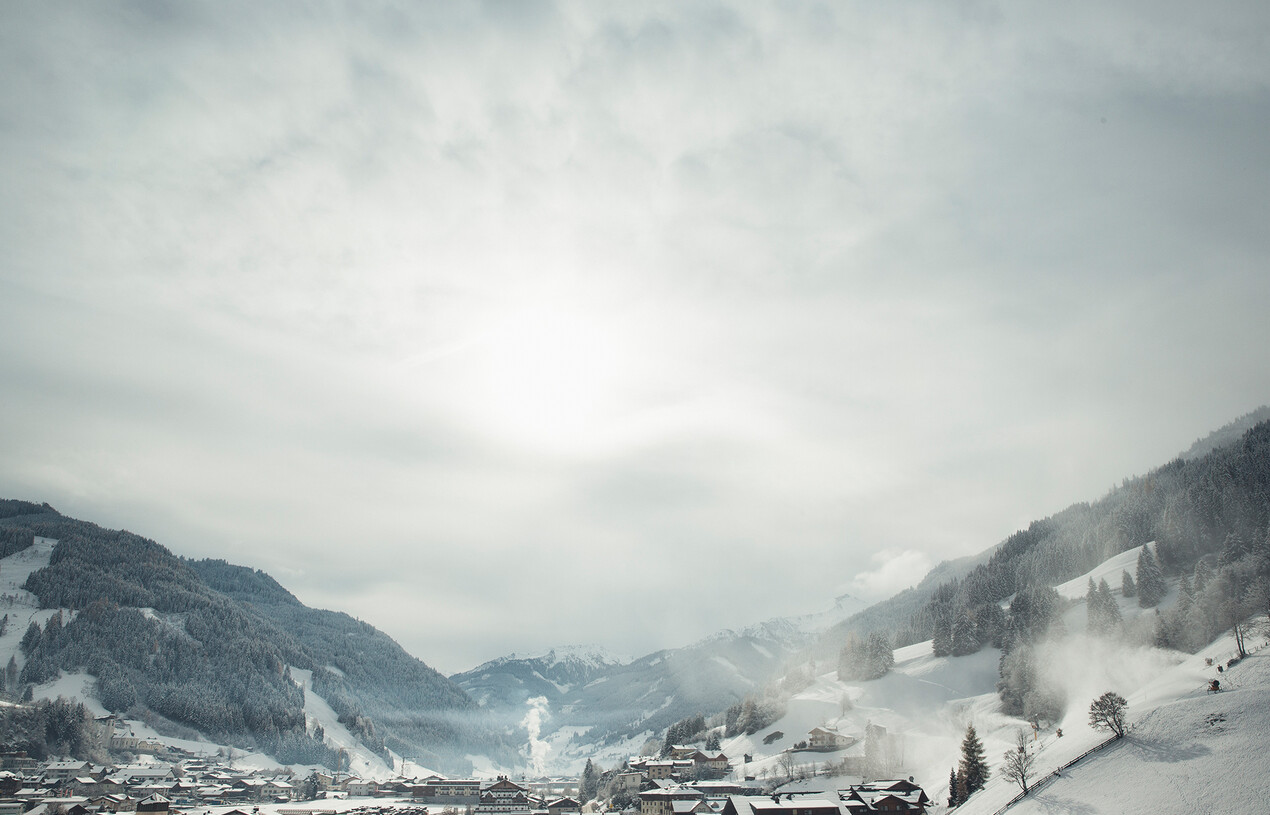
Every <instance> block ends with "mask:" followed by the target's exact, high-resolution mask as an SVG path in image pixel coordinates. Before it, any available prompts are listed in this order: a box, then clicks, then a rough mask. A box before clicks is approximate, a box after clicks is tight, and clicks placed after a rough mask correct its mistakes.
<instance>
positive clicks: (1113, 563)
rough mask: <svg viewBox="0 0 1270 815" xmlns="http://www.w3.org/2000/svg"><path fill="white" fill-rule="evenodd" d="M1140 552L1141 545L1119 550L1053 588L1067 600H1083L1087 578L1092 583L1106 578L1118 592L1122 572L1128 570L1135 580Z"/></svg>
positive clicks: (1087, 588)
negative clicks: (1118, 552) (1114, 554)
mask: <svg viewBox="0 0 1270 815" xmlns="http://www.w3.org/2000/svg"><path fill="white" fill-rule="evenodd" d="M1150 545H1151V544H1149V543H1148V544H1147V546H1150ZM1152 551H1153V552H1154V551H1155V550H1154V549H1153V550H1152ZM1141 552H1142V547H1141V546H1135V547H1133V548H1132V549H1129V550H1127V551H1124V552H1121V553H1120V554H1118V555H1116V556H1114V557H1111V558H1108V559H1107V560H1105V561H1103V562H1102V563H1101V564H1099V565H1097V566H1095V567H1094V568H1092V569H1090V570H1089V571H1088V572H1086V573H1085V574H1083V575H1081V576H1080V577H1076V578H1073V579H1071V580H1068V581H1067V582H1066V583H1062V584H1060V585H1058V586H1055V587H1054V590H1055V591H1057V592H1058V593H1059V594H1061V595H1063V596H1064V597H1066V598H1068V599H1069V600H1084V599H1085V594H1086V593H1087V592H1088V591H1089V580H1090V579H1091V578H1092V579H1093V581H1094V583H1097V582H1098V581H1099V580H1106V581H1107V585H1108V586H1109V587H1110V588H1111V590H1112V591H1114V592H1117V593H1118V592H1119V591H1120V585H1121V582H1122V581H1123V580H1124V577H1123V574H1122V573H1123V572H1128V573H1129V574H1130V575H1132V576H1133V578H1134V580H1137V577H1138V555H1139V554H1140V553H1141Z"/></svg>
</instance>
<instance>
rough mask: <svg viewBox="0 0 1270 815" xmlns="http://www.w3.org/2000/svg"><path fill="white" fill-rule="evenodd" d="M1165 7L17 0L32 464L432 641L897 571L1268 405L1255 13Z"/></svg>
mask: <svg viewBox="0 0 1270 815" xmlns="http://www.w3.org/2000/svg"><path fill="white" fill-rule="evenodd" d="M1173 11H1174V12H1176V13H1175V14H1158V13H1144V12H1143V10H1142V9H1139V8H1137V6H1136V5H1135V4H1131V3H1125V4H1121V3H1117V4H1112V5H1110V6H1108V5H1105V4H1104V5H1103V6H1097V7H1091V8H1090V9H1084V10H1080V11H1079V13H1075V12H1073V13H1071V14H1066V13H1065V14H1064V15H1059V17H1061V19H1059V17H1055V16H1054V15H1052V14H1051V13H1050V12H1049V11H1048V10H1047V9H1044V8H1039V7H1038V8H1020V7H1014V6H1009V7H1007V6H999V5H994V4H991V3H988V4H979V5H976V6H973V7H950V6H948V5H947V4H938V3H931V4H924V5H923V4H918V5H916V6H912V7H909V8H908V9H907V10H906V11H904V12H903V13H900V12H898V11H897V10H894V9H889V8H884V7H871V6H848V5H821V4H814V3H808V4H782V5H780V6H774V5H770V6H764V5H760V6H752V7H751V6H747V7H744V8H732V7H728V6H724V5H720V4H716V3H706V2H701V3H696V2H690V3H673V4H662V5H658V4H654V5H651V6H613V7H599V6H592V5H587V4H572V3H562V4H558V5H548V4H534V5H533V6H532V7H529V6H525V5H524V4H497V5H489V4H477V3H473V4H465V3H449V4H444V5H438V6H428V7H418V8H388V7H384V8H375V9H365V8H354V7H347V8H344V7H321V8H319V7H313V6H309V5H304V4H287V3H278V4H268V5H261V4H240V5H236V6H225V5H223V4H218V5H215V6H213V5H198V4H194V5H186V6H181V7H166V6H152V5H147V4H140V5H113V6H91V7H82V8H80V7H75V8H71V7H67V6H62V5H58V4H40V5H38V6H23V7H20V8H13V9H6V10H5V12H4V14H5V23H6V24H5V25H3V26H0V76H2V77H3V80H2V81H0V186H3V188H4V189H5V190H6V193H7V194H6V195H5V196H3V197H2V198H0V243H2V244H3V245H4V246H5V253H4V259H3V261H0V263H2V264H3V266H2V267H0V343H2V344H3V347H5V348H6V349H12V350H11V351H10V352H9V353H6V354H4V355H0V388H2V389H3V392H4V393H5V396H6V398H5V399H4V400H0V423H2V426H3V427H5V429H6V432H5V433H4V434H0V489H3V491H4V493H5V494H10V495H15V496H23V497H28V498H33V499H36V500H47V501H49V502H50V503H53V504H54V505H56V506H59V508H61V509H63V510H64V511H67V512H69V513H70V514H73V515H78V516H81V517H87V518H89V519H91V520H95V521H98V522H100V523H103V524H107V525H113V526H124V527H127V528H130V529H134V530H137V531H141V532H143V533H145V534H148V535H151V536H152V537H155V538H157V539H159V540H160V541H161V542H163V543H165V544H167V545H169V546H170V547H172V548H173V549H175V550H176V551H178V552H180V553H182V554H192V555H207V556H218V557H226V558H228V559H230V560H235V561H238V562H243V563H246V564H248V565H251V566H253V567H258V568H265V569H267V570H269V571H271V572H276V573H279V574H289V575H292V576H293V581H294V582H289V583H288V588H291V589H292V590H294V591H295V592H296V593H297V594H298V595H299V596H301V597H302V598H303V599H305V600H306V601H307V602H310V603H313V604H315V605H324V606H335V607H347V608H350V609H353V610H355V613H357V614H358V615H359V616H361V617H363V618H364V619H367V620H369V621H370V622H373V623H375V624H376V625H380V626H381V627H384V628H385V629H387V630H389V631H390V633H393V634H394V636H397V637H399V638H400V639H402V641H403V642H407V643H408V644H409V646H410V648H411V649H412V650H413V651H414V652H415V653H417V654H419V655H420V656H421V657H423V658H424V659H426V660H428V661H430V662H434V663H436V664H438V665H439V666H441V667H443V668H444V669H446V670H455V671H457V670H460V669H463V668H467V667H470V666H471V665H473V664H476V663H477V662H479V661H481V660H483V659H487V658H490V657H493V656H497V655H498V654H499V653H500V652H502V651H510V650H515V649H522V650H523V649H524V648H526V647H533V648H538V647H542V648H546V647H550V646H552V645H557V644H559V643H560V642H577V641H600V642H605V643H606V644H608V645H610V647H614V648H615V649H617V650H622V651H627V652H631V653H639V652H641V651H646V650H652V649H653V648H657V647H662V646H665V645H673V644H682V643H683V642H686V641H688V640H691V639H695V638H696V637H699V636H701V635H703V634H705V633H708V632H709V631H710V630H711V629H712V628H717V627H724V626H731V627H734V626H737V625H741V624H744V623H746V622H748V621H750V620H751V619H761V618H764V617H770V616H773V615H775V614H782V613H801V612H805V611H809V610H812V609H814V608H815V607H816V606H818V605H821V603H818V602H814V601H809V600H808V599H807V598H814V597H816V596H823V597H825V598H826V599H827V598H829V597H830V596H832V593H833V590H834V588H835V586H836V585H837V584H839V583H841V581H842V579H843V575H845V574H850V571H851V570H852V569H853V568H855V567H856V564H860V563H868V564H871V566H870V568H869V569H868V570H867V571H866V572H865V573H864V574H862V575H860V576H859V577H858V578H857V581H858V582H859V588H855V586H856V583H855V582H853V583H852V586H853V588H852V589H851V590H852V591H853V592H859V593H862V594H869V596H880V595H881V594H882V593H885V592H886V591H888V590H890V588H891V587H894V586H899V585H900V583H901V582H903V580H902V577H903V575H904V574H905V573H906V570H907V571H908V572H912V573H916V572H917V571H924V569H925V568H926V567H927V566H928V565H929V564H930V563H934V562H937V561H938V560H940V559H942V558H944V557H954V556H960V555H964V554H968V553H971V552H975V551H979V550H982V549H983V548H985V547H987V546H990V545H992V544H993V543H995V542H997V541H999V540H1001V539H1002V538H1004V537H1005V536H1006V535H1008V534H1009V533H1010V532H1012V531H1014V530H1015V529H1016V528H1018V527H1019V526H1020V525H1023V524H1026V523H1027V522H1028V521H1029V520H1031V519H1032V518H1035V517H1038V516H1042V515H1045V514H1048V513H1050V512H1054V511H1056V510H1058V509H1061V508H1062V507H1063V506H1065V505H1067V504H1069V503H1071V502H1073V501H1077V500H1087V499H1090V498H1092V497H1096V496H1097V495H1099V494H1101V493H1102V492H1103V491H1104V490H1105V489H1106V487H1107V486H1109V485H1110V484H1112V483H1116V482H1117V481H1119V479H1120V478H1122V477H1123V476H1124V475H1126V474H1128V473H1130V472H1141V471H1143V470H1145V469H1146V468H1147V467H1150V466H1153V465H1155V464H1157V463H1160V462H1162V461H1165V460H1167V459H1168V458H1169V457H1170V456H1171V455H1173V454H1175V453H1176V451H1177V450H1179V449H1181V448H1182V447H1184V446H1185V444H1186V443H1188V442H1189V441H1190V440H1192V439H1194V438H1195V437H1197V436H1199V435H1202V434H1203V433H1205V432H1206V431H1207V430H1209V429H1211V428H1212V427H1216V426H1219V425H1221V424H1223V423H1224V422H1226V421H1229V420H1230V419H1231V418H1233V417H1234V416H1237V415H1240V414H1242V413H1245V412H1247V411H1248V410H1249V409H1251V408H1253V407H1255V406H1256V405H1257V404H1260V403H1263V402H1265V401H1267V393H1270V369H1267V368H1266V366H1264V365H1261V364H1259V363H1260V359H1259V357H1258V356H1257V352H1256V349H1259V348H1264V347H1266V345H1267V341H1270V328H1268V327H1267V325H1266V321H1264V320H1263V319H1261V315H1260V311H1259V309H1260V308H1261V305H1260V304H1262V303H1264V302H1266V301H1267V299H1268V296H1270V277H1268V276H1266V275H1264V274H1263V273H1262V270H1263V269H1264V266H1265V260H1266V258H1267V256H1270V245H1268V244H1267V238H1266V232H1265V230H1264V229H1262V228H1261V225H1262V224H1263V223H1264V222H1265V221H1266V217H1265V216H1266V214H1267V213H1266V211H1265V201H1264V195H1263V191H1264V189H1266V188H1267V186H1270V148H1268V147H1267V143H1266V140H1265V139H1264V133H1265V132H1266V124H1267V119H1268V118H1270V102H1268V101H1267V96H1266V93H1265V91H1266V88H1267V86H1268V84H1270V83H1268V81H1267V80H1268V76H1270V72H1268V71H1267V67H1266V61H1265V60H1264V58H1263V56H1262V54H1261V51H1260V49H1259V44H1260V40H1259V39H1258V35H1257V32H1259V31H1261V30H1264V27H1265V22H1266V19H1265V11H1264V9H1262V8H1261V7H1260V5H1258V4H1231V5H1230V6H1229V8H1226V9H1224V10H1223V13H1218V14H1213V13H1202V14H1201V13H1199V12H1195V11H1194V10H1193V9H1189V8H1183V7H1179V8H1177V9H1174V10H1173ZM1196 14H1199V17H1196V16H1195V15H1196ZM1130 42H1131V43H1134V47H1132V48H1130V47H1126V46H1125V45H1124V43H1130ZM875 558H880V559H875ZM420 574H423V575H426V576H427V581H428V584H429V586H430V588H429V589H428V591H427V592H422V593H421V592H418V591H417V590H416V580H415V579H414V578H415V577H416V576H417V575H420ZM405 575H410V576H411V577H410V578H409V579H407V578H405V577H403V576H405ZM544 586H551V587H561V588H560V589H559V590H560V591H561V592H562V593H563V594H564V596H566V597H567V598H568V602H562V603H560V604H556V605H554V606H550V607H549V606H543V605H542V604H538V603H535V602H534V601H535V600H536V599H537V598H540V597H541V596H542V592H543V587H544ZM718 590H726V593H727V595H729V596H737V597H740V596H745V597H749V598H751V602H750V603H749V604H748V605H747V606H746V609H745V611H744V612H742V611H739V610H738V609H736V608H735V607H733V606H730V605H729V604H726V603H717V604H706V605H707V606H709V607H704V608H701V607H699V608H698V609H697V611H696V613H695V616H694V619H693V621H692V623H691V624H689V623H686V622H684V621H683V620H682V619H679V620H676V619H674V614H673V609H675V608H676V607H677V604H678V603H680V602H682V599H683V598H684V597H685V596H695V595H694V592H706V593H708V592H714V591H718ZM804 603H808V605H810V608H809V607H808V606H807V605H804ZM613 608H621V609H630V608H641V609H655V610H656V613H655V614H652V616H651V617H650V619H651V620H652V622H650V623H649V624H647V625H645V626H638V627H635V626H614V625H613V624H612V623H611V622H610V620H611V615H610V614H609V612H610V611H611V610H612V609H613ZM662 610H667V611H665V612H664V614H663V611H662ZM738 613H745V614H747V615H749V618H750V619H746V620H738V619H736V614H738ZM694 626H695V629H694ZM615 629H620V630H615ZM690 629H693V630H690ZM675 638H679V639H678V640H675ZM526 639H531V640H533V642H531V643H524V641H525V640H526ZM522 643H524V644H522Z"/></svg>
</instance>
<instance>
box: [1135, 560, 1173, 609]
mask: <svg viewBox="0 0 1270 815" xmlns="http://www.w3.org/2000/svg"><path fill="white" fill-rule="evenodd" d="M1167 589H1168V586H1167V585H1166V584H1165V582H1164V572H1162V571H1161V570H1160V564H1159V561H1157V560H1156V559H1155V555H1153V554H1151V549H1150V548H1149V547H1147V546H1143V547H1142V551H1141V552H1139V553H1138V605H1139V606H1142V607H1143V608H1153V607H1155V606H1157V605H1159V604H1160V601H1161V600H1163V599H1164V594H1165V592H1166V591H1167Z"/></svg>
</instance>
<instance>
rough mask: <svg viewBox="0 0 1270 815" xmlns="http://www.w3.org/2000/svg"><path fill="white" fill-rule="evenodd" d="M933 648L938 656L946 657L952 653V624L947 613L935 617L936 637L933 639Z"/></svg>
mask: <svg viewBox="0 0 1270 815" xmlns="http://www.w3.org/2000/svg"><path fill="white" fill-rule="evenodd" d="M931 650H933V651H934V652H935V656H937V657H946V656H948V655H949V654H951V653H952V624H951V623H950V622H949V621H948V616H947V615H946V614H941V615H940V616H939V617H937V618H936V619H935V637H934V639H933V640H931Z"/></svg>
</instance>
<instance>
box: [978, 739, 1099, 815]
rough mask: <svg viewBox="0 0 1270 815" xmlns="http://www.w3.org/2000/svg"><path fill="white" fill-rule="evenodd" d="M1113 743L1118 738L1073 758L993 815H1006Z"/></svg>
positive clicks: (1096, 745)
mask: <svg viewBox="0 0 1270 815" xmlns="http://www.w3.org/2000/svg"><path fill="white" fill-rule="evenodd" d="M1113 741H1116V736H1112V737H1111V738H1109V739H1107V740H1106V741H1104V742H1102V743H1101V744H1095V745H1094V746H1093V747H1090V748H1089V749H1088V750H1086V751H1085V752H1083V753H1081V754H1080V755H1078V756H1076V757H1075V758H1073V759H1072V760H1071V761H1069V762H1067V763H1066V764H1064V765H1063V766H1061V767H1059V768H1058V769H1056V770H1054V772H1052V773H1050V774H1049V775H1047V776H1045V777H1044V778H1042V779H1040V780H1039V781H1037V782H1036V783H1035V784H1033V785H1032V786H1030V787H1028V789H1027V792H1020V793H1019V794H1018V795H1016V796H1014V797H1013V798H1011V799H1010V800H1009V801H1008V802H1006V804H1005V806H1003V807H1001V808H1000V809H998V810H997V811H996V812H994V813H992V815H1004V813H1005V811H1006V810H1007V809H1009V808H1010V807H1012V806H1014V805H1015V804H1017V803H1018V802H1019V801H1022V800H1023V799H1024V798H1025V797H1026V796H1028V795H1031V794H1032V793H1034V792H1036V791H1037V790H1039V789H1041V788H1042V787H1044V786H1046V785H1047V784H1049V783H1050V782H1051V781H1053V780H1054V779H1055V778H1058V777H1059V776H1060V775H1062V773H1063V770H1066V769H1067V768H1068V767H1071V766H1072V765H1073V764H1075V763H1077V762H1078V761H1081V760H1083V759H1085V758H1087V757H1089V756H1090V755H1093V754H1094V753H1096V752H1098V751H1099V750H1101V749H1102V748H1104V747H1106V746H1107V745H1108V744H1111V743H1112V742H1113Z"/></svg>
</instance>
